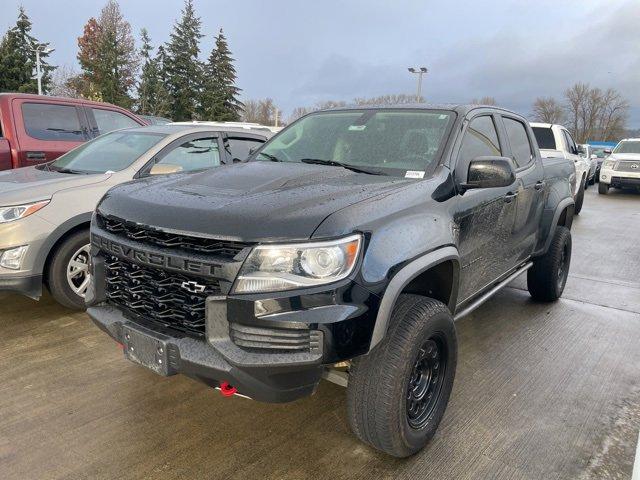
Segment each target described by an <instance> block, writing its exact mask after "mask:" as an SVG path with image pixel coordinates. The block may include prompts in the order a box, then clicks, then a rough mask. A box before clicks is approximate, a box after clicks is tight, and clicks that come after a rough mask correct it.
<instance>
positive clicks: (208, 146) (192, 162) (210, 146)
mask: <svg viewBox="0 0 640 480" xmlns="http://www.w3.org/2000/svg"><path fill="white" fill-rule="evenodd" d="M157 163H159V164H166V165H177V166H179V167H181V168H182V169H181V170H180V171H181V172H189V171H192V170H202V169H203V168H211V167H215V166H218V165H220V152H218V140H217V139H216V138H198V139H196V140H190V141H188V142H185V143H183V144H182V145H180V146H178V147H176V148H174V149H173V150H171V151H170V152H169V153H168V154H167V155H165V156H164V157H163V158H162V159H161V160H160V161H159V162H157Z"/></svg>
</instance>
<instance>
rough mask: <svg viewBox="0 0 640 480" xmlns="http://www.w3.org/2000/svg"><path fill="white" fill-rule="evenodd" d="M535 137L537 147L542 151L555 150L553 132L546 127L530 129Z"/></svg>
mask: <svg viewBox="0 0 640 480" xmlns="http://www.w3.org/2000/svg"><path fill="white" fill-rule="evenodd" d="M531 128H532V130H533V134H534V135H535V136H536V141H537V142H538V147H540V148H541V149H543V150H556V138H555V136H554V135H553V130H551V129H550V128H547V127H531Z"/></svg>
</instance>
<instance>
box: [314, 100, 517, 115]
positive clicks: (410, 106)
mask: <svg viewBox="0 0 640 480" xmlns="http://www.w3.org/2000/svg"><path fill="white" fill-rule="evenodd" d="M477 108H491V109H494V110H501V111H503V112H508V113H512V114H514V115H518V116H522V115H520V114H519V113H516V112H514V111H512V110H508V109H506V108H502V107H496V106H495V105H481V104H474V103H397V104H393V105H357V104H350V105H345V106H342V107H332V108H327V109H324V110H320V111H323V112H324V111H339V110H397V109H406V110H449V111H454V112H456V113H460V114H466V113H468V112H470V111H471V110H475V109H477Z"/></svg>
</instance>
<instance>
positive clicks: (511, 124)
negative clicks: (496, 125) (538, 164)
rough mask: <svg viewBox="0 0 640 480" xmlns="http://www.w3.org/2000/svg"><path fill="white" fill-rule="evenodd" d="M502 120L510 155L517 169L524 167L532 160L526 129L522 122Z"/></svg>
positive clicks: (509, 119) (508, 119) (510, 119)
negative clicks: (509, 146)
mask: <svg viewBox="0 0 640 480" xmlns="http://www.w3.org/2000/svg"><path fill="white" fill-rule="evenodd" d="M502 120H503V121H504V128H505V130H506V131H507V138H508V139H509V145H511V153H512V154H513V159H514V161H515V162H516V165H517V166H518V167H526V166H527V165H529V163H531V159H532V158H533V153H532V152H531V144H530V143H529V135H527V129H526V128H525V126H524V124H523V123H522V122H519V121H517V120H514V119H512V118H505V117H503V118H502Z"/></svg>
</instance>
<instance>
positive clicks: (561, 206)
mask: <svg viewBox="0 0 640 480" xmlns="http://www.w3.org/2000/svg"><path fill="white" fill-rule="evenodd" d="M574 206H575V202H574V201H573V198H565V199H564V200H561V201H560V203H558V206H557V207H556V210H555V212H554V213H553V220H552V221H551V225H550V226H549V235H547V239H546V240H545V242H544V250H543V252H544V253H546V252H547V251H548V250H549V245H551V240H552V239H553V235H554V234H555V233H556V227H557V226H558V220H560V215H562V212H564V211H565V209H567V208H568V207H572V208H573V207H574ZM568 213H571V217H570V218H569V219H568V224H569V228H571V224H572V223H573V212H568Z"/></svg>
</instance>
